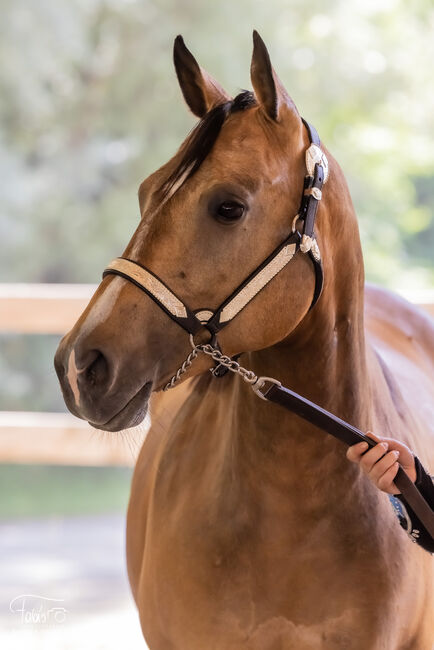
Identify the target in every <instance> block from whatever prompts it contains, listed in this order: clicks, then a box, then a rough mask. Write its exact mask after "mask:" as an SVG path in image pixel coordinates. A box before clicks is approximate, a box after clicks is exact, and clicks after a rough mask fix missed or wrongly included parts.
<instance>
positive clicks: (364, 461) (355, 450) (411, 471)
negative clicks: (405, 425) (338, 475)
mask: <svg viewBox="0 0 434 650" xmlns="http://www.w3.org/2000/svg"><path fill="white" fill-rule="evenodd" d="M366 435H367V436H369V438H372V440H375V442H377V443H379V444H377V445H375V447H371V448H370V449H369V451H366V450H367V449H368V443H367V442H358V443H357V444H356V445H352V446H351V447H348V450H347V458H348V460H350V461H352V462H353V463H359V465H360V467H361V469H362V470H363V471H364V472H365V474H366V476H368V478H370V479H371V481H372V482H373V483H374V485H375V486H376V487H378V488H379V489H380V490H383V492H387V493H388V494H399V490H398V488H397V487H396V485H395V483H394V482H393V479H394V478H395V476H396V474H397V472H398V460H399V463H400V464H401V467H402V469H403V470H404V471H405V473H406V474H407V475H408V476H409V478H410V479H411V480H412V481H413V483H414V482H415V480H416V466H415V462H414V456H413V454H412V453H411V451H410V449H409V448H408V447H407V445H404V443H402V442H398V440H394V439H393V438H381V437H380V436H376V435H374V434H373V433H371V432H370V431H368V433H367V434H366ZM365 452H366V453H365Z"/></svg>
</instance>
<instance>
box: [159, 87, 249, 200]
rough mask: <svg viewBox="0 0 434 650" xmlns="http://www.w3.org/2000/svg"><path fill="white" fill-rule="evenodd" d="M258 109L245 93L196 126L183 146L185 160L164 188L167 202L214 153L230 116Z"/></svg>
mask: <svg viewBox="0 0 434 650" xmlns="http://www.w3.org/2000/svg"><path fill="white" fill-rule="evenodd" d="M255 105H256V100H255V96H254V94H253V93H252V92H250V91H249V90H243V91H242V92H241V93H239V95H237V96H236V97H235V99H232V100H231V101H228V102H225V103H223V104H219V105H218V106H215V107H214V108H212V109H211V110H210V111H208V113H207V114H206V115H205V116H204V117H203V118H202V119H201V120H200V122H198V124H196V126H195V127H194V128H193V130H192V131H191V132H190V134H189V136H188V137H187V140H186V141H185V143H184V145H183V146H182V148H181V150H180V153H182V157H181V159H180V161H179V162H178V164H177V166H176V168H175V169H174V170H173V172H172V173H171V174H170V176H169V178H168V179H167V180H165V181H164V183H163V185H162V186H161V188H160V192H161V193H162V195H163V197H164V198H166V197H167V196H168V194H169V193H170V191H171V190H172V188H173V187H175V186H176V188H177V189H179V188H180V187H181V186H182V185H183V184H184V183H185V182H186V181H187V180H188V179H189V178H191V177H192V176H193V174H195V173H196V172H197V170H198V169H199V167H200V166H201V164H202V163H203V161H204V160H205V158H206V157H207V156H208V154H209V153H210V151H211V149H212V148H213V146H214V143H215V141H216V140H217V138H218V135H219V133H220V131H221V129H222V126H223V124H224V123H225V121H226V119H227V118H228V117H229V115H232V114H233V113H237V112H238V111H244V110H246V109H248V108H251V107H253V106H255Z"/></svg>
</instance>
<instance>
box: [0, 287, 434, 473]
mask: <svg viewBox="0 0 434 650" xmlns="http://www.w3.org/2000/svg"><path fill="white" fill-rule="evenodd" d="M95 288H96V287H95V286H94V285H87V284H86V285H71V284H0V333H12V334H57V335H62V334H64V333H65V332H67V331H68V329H70V327H71V326H72V324H73V323H74V322H75V321H76V319H77V317H78V316H79V315H80V313H81V312H82V311H83V309H84V308H85V306H86V305H87V303H88V301H89V298H90V297H91V296H92V294H93V292H94V291H95ZM404 297H406V298H407V299H409V298H410V300H411V301H412V302H415V303H417V304H418V305H419V306H420V307H422V308H424V309H426V310H427V311H428V312H429V313H431V314H432V315H433V316H434V291H428V292H419V293H416V292H413V293H412V295H411V296H408V295H404ZM146 426H147V425H146V424H145V425H142V426H141V430H140V431H137V432H135V433H132V434H131V433H130V434H127V435H125V436H124V435H122V434H121V435H116V434H103V433H98V432H96V431H95V430H94V429H92V428H91V427H90V426H89V425H88V424H87V423H86V422H83V421H82V420H79V419H78V418H76V417H74V416H73V415H70V414H69V413H30V412H29V413H21V412H3V413H2V412H0V462H7V463H47V464H50V463H52V464H67V465H132V464H134V461H135V455H136V453H137V443H138V441H139V440H140V438H142V437H143V434H144V431H145V430H146ZM131 445H132V446H131Z"/></svg>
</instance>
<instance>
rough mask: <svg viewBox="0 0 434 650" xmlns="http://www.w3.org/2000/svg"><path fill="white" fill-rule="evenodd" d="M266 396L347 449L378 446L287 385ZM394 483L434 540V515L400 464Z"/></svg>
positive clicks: (271, 391) (275, 388)
mask: <svg viewBox="0 0 434 650" xmlns="http://www.w3.org/2000/svg"><path fill="white" fill-rule="evenodd" d="M263 396H264V398H265V399H266V400H269V401H270V402H274V403H275V404H279V405H280V406H283V407H284V408H286V409H287V410H289V411H291V412H292V413H295V414H296V415H298V416H300V417H301V418H303V419H304V420H306V421H307V422H310V423H311V424H313V425H315V426H316V427H318V428H319V429H322V431H325V432H326V433H329V434H330V435H331V436H333V437H334V438H337V439H338V440H341V442H344V443H345V444H346V445H348V446H350V445H355V444H356V443H358V442H367V443H368V445H369V447H370V448H371V447H375V445H376V444H377V443H376V442H375V441H374V440H372V439H371V438H369V437H368V436H366V435H365V434H364V433H362V431H360V430H359V429H357V428H356V427H353V426H352V425H351V424H349V423H348V422H345V420H341V418H338V417H337V416H336V415H333V413H330V412H329V411H326V410H325V409H323V408H321V407H320V406H318V405H317V404H315V403H314V402H311V401H310V400H308V399H306V398H304V397H302V396H301V395H299V394H298V393H294V391H292V390H289V389H288V388H285V387H284V386H279V385H278V384H272V386H271V387H270V388H269V389H268V390H267V391H266V392H265V393H264V394H263ZM394 483H395V485H396V487H397V488H398V490H399V491H400V492H401V494H402V496H403V497H404V499H405V500H406V501H407V502H408V504H409V506H410V507H411V508H412V509H413V510H414V512H415V514H416V515H417V516H418V517H419V519H420V521H421V522H422V524H423V525H424V526H425V528H426V530H427V531H428V532H429V534H430V535H431V537H432V538H433V540H434V513H433V511H432V509H431V508H430V506H429V505H428V503H427V502H426V500H425V499H424V497H423V496H422V494H421V493H420V491H419V490H418V488H417V486H416V485H415V484H414V483H413V481H412V480H411V479H410V478H409V476H407V474H406V473H405V471H404V470H403V469H402V467H401V465H399V469H398V473H397V475H396V477H395V478H394Z"/></svg>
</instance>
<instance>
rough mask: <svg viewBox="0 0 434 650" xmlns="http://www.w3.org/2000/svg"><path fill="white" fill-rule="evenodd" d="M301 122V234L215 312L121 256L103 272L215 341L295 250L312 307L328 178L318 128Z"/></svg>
mask: <svg viewBox="0 0 434 650" xmlns="http://www.w3.org/2000/svg"><path fill="white" fill-rule="evenodd" d="M303 123H304V125H305V127H306V129H307V132H308V134H309V140H310V143H311V144H310V146H309V148H308V149H307V151H306V169H307V175H306V176H305V179H304V186H303V194H302V198H301V204H300V209H299V212H298V214H297V216H296V218H295V219H294V222H293V223H295V221H296V220H297V219H299V220H301V221H302V222H303V228H302V229H301V232H299V231H298V230H296V229H295V228H293V232H292V233H291V234H290V235H289V237H288V238H287V239H285V241H284V242H282V243H281V244H280V245H279V246H278V247H277V248H276V249H275V250H274V251H273V252H272V253H271V254H270V255H269V256H268V257H267V259H266V260H264V262H262V264H260V266H258V267H257V268H256V269H255V270H254V271H253V273H251V274H250V275H249V276H248V277H247V278H246V279H245V280H244V282H242V283H241V284H240V285H239V286H238V287H237V288H236V289H235V291H234V292H233V293H232V294H231V295H230V296H229V298H227V299H226V300H225V301H224V302H223V303H222V304H221V305H220V307H218V308H217V309H216V310H212V309H206V308H203V309H197V310H192V309H190V308H189V307H188V306H187V305H186V303H185V302H184V301H183V300H181V298H179V297H178V296H177V295H176V294H175V293H173V291H172V290H171V289H169V287H168V286H167V285H166V284H164V282H162V280H160V278H158V277H157V276H156V275H155V273H153V272H152V271H150V270H149V269H147V268H145V267H144V266H142V265H141V264H139V263H138V262H135V261H133V260H129V259H127V258H124V257H118V258H117V259H115V260H113V261H112V262H111V263H110V264H109V266H108V267H107V268H106V269H105V270H104V273H103V277H105V276H106V275H109V274H112V275H119V276H121V277H123V278H125V279H126V280H129V281H130V282H132V283H133V284H135V285H136V286H137V287H139V289H141V290H142V291H144V292H145V293H146V294H147V295H148V296H149V297H150V298H152V300H154V302H156V303H157V305H158V306H159V307H161V309H163V310H164V311H165V312H166V314H168V316H170V318H172V320H174V321H175V322H176V323H178V325H180V326H181V327H182V328H183V329H185V330H186V331H187V332H188V333H189V334H192V335H193V336H194V335H195V334H196V333H197V332H198V331H199V330H200V329H201V328H202V327H206V328H207V329H208V330H209V332H210V333H211V335H212V340H213V341H214V343H215V342H216V335H217V333H218V332H220V330H221V329H222V328H223V327H225V326H226V325H227V324H228V323H230V322H231V321H232V320H233V319H234V318H235V317H236V316H237V315H238V314H239V313H240V312H241V311H242V310H243V309H244V307H246V305H248V304H249V302H250V301H251V300H253V298H254V297H255V296H256V295H257V294H258V293H259V292H260V291H261V289H263V288H264V287H265V286H266V285H267V284H268V283H269V282H270V281H271V280H272V279H273V278H274V277H275V276H276V275H277V274H278V273H279V272H280V271H281V270H282V269H284V268H285V266H286V265H287V264H288V262H290V261H291V260H292V258H293V257H294V255H295V254H296V253H297V251H298V250H300V251H301V252H302V253H306V254H308V255H309V257H310V259H311V260H312V263H313V266H314V270H315V290H314V296H313V300H312V303H311V308H312V307H313V306H314V304H315V303H316V301H317V300H318V298H319V296H320V295H321V291H322V286H323V271H322V265H321V254H320V251H319V247H318V244H317V241H316V239H315V234H314V225H315V219H316V213H317V210H318V205H319V202H320V201H321V198H322V186H323V185H324V183H325V182H326V181H327V177H328V162H327V158H326V156H325V154H324V152H323V151H322V150H321V148H320V139H319V136H318V133H317V131H316V130H315V128H314V127H313V126H311V125H310V124H309V123H308V122H306V121H305V120H303Z"/></svg>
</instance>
